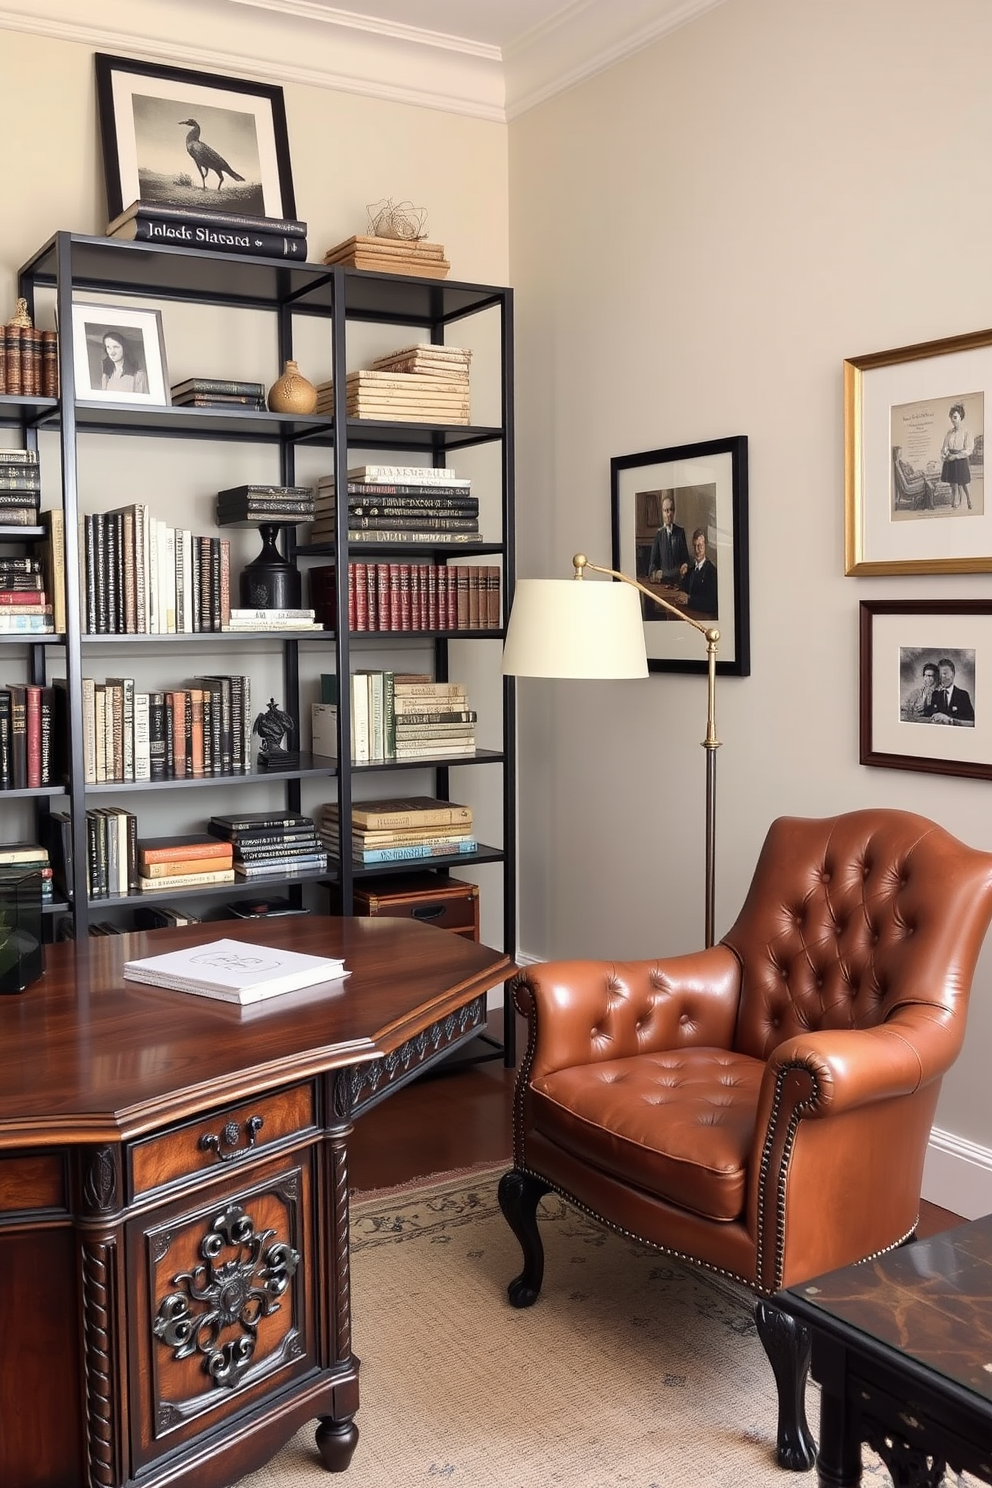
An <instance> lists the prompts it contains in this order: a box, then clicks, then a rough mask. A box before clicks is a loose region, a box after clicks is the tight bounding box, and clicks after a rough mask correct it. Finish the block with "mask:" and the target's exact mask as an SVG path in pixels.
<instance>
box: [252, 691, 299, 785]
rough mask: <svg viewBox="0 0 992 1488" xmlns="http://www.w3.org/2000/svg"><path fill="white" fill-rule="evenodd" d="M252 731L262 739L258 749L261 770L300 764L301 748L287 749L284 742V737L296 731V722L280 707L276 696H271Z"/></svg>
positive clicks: (288, 767)
mask: <svg viewBox="0 0 992 1488" xmlns="http://www.w3.org/2000/svg"><path fill="white" fill-rule="evenodd" d="M251 731H252V733H253V734H257V735H258V737H259V738H260V739H261V741H262V743H261V746H260V748H259V751H258V768H259V769H260V770H291V769H295V767H296V766H297V765H299V763H300V753H299V750H297V749H286V748H285V747H284V745H283V742H282V741H283V739H284V738H289V737H290V735H291V734H293V733H295V731H296V724H295V723H294V722H293V720H292V718H290V716H289V714H288V713H287V712H286V711H285V710H284V709H283V708H280V707H279V705H278V703H277V702H276V700H275V698H269V706H268V707H267V708H266V710H265V712H264V713H259V715H258V717H257V718H256V719H255V722H254V723H253V724H252V726H251Z"/></svg>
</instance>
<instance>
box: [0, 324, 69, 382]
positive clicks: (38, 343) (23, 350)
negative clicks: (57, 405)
mask: <svg viewBox="0 0 992 1488" xmlns="http://www.w3.org/2000/svg"><path fill="white" fill-rule="evenodd" d="M0 393H9V394H10V395H11V396H12V397H15V398H57V397H58V395H59V340H58V334H57V332H55V331H39V330H38V328H37V327H36V326H16V325H7V326H5V325H0Z"/></svg>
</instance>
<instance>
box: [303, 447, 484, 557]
mask: <svg viewBox="0 0 992 1488" xmlns="http://www.w3.org/2000/svg"><path fill="white" fill-rule="evenodd" d="M471 486H472V483H471V481H469V480H462V479H459V478H458V477H457V476H456V475H455V474H454V472H453V471H451V470H445V469H437V470H435V469H433V468H432V467H430V466H417V465H360V466H358V467H357V468H356V469H354V470H349V471H348V489H347V493H346V501H347V506H348V532H349V536H351V537H353V538H355V540H357V541H359V542H368V541H375V542H394V541H403V542H408V541H411V540H412V541H414V542H432V541H434V540H435V539H440V541H442V542H446V541H447V540H448V539H449V537H451V536H452V534H454V535H456V536H457V537H458V538H459V539H460V540H465V539H469V540H473V539H474V540H475V541H478V539H479V498H478V497H477V496H473V495H472V490H471ZM336 515H337V491H336V489H335V483H334V476H333V475H322V476H321V477H320V478H319V479H318V481H317V486H316V490H315V492H314V510H313V517H314V522H313V526H312V527H311V529H310V541H311V542H314V543H317V542H333V541H334V536H335V531H336V526H335V523H336Z"/></svg>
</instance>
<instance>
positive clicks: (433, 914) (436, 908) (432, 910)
mask: <svg viewBox="0 0 992 1488" xmlns="http://www.w3.org/2000/svg"><path fill="white" fill-rule="evenodd" d="M410 913H411V915H412V917H413V919H415V920H437V919H440V917H441V915H443V914H444V905H443V904H425V905H423V906H422V907H421V906H418V907H417V908H416V909H413V910H411V911H410Z"/></svg>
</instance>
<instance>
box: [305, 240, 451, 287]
mask: <svg viewBox="0 0 992 1488" xmlns="http://www.w3.org/2000/svg"><path fill="white" fill-rule="evenodd" d="M324 262H325V264H343V265H344V267H345V268H350V269H371V270H373V271H374V272H376V273H379V274H413V275H415V276H417V277H418V278H427V279H444V278H446V277H447V273H448V270H449V269H450V268H451V264H450V263H449V262H448V260H447V259H446V258H445V256H444V245H443V243H429V242H428V241H427V240H426V238H381V237H377V236H375V235H374V234H368V233H356V234H355V235H354V236H353V237H350V238H345V240H344V242H343V243H335V245H334V247H333V248H328V250H327V252H326V253H325V254H324Z"/></svg>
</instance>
